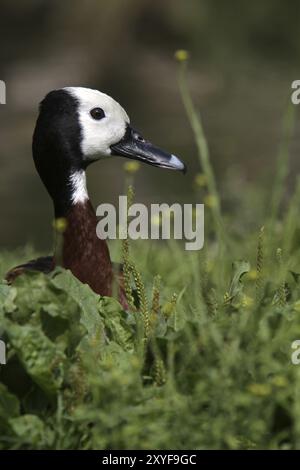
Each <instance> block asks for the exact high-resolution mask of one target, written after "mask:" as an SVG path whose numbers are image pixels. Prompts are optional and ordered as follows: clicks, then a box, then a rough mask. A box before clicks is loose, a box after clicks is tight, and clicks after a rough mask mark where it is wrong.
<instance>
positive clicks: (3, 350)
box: [0, 339, 6, 364]
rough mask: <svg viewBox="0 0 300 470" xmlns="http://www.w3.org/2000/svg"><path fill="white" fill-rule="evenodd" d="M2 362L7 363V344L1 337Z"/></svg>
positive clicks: (0, 358) (0, 353) (0, 362)
mask: <svg viewBox="0 0 300 470" xmlns="http://www.w3.org/2000/svg"><path fill="white" fill-rule="evenodd" d="M0 364H6V345H5V343H4V341H2V340H1V339H0Z"/></svg>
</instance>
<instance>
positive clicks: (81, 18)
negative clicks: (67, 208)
mask: <svg viewBox="0 0 300 470" xmlns="http://www.w3.org/2000/svg"><path fill="white" fill-rule="evenodd" d="M299 28H300V2H299V1H297V0H294V1H292V0H288V1H283V0H252V1H251V2H249V1H246V0H227V1H226V2H225V1H223V0H162V1H158V0H156V1H155V0H87V1H82V0H81V1H79V0H72V1H69V0H67V1H58V0H52V1H45V0H26V1H25V0H22V1H19V2H12V1H11V0H0V79H2V80H4V81H5V82H6V85H7V104H6V105H1V106H0V165H1V169H0V202H1V207H0V218H1V230H0V246H1V247H2V248H3V247H5V248H12V247H15V246H18V245H23V244H24V243H26V242H32V243H34V245H35V246H37V247H38V248H42V249H48V248H49V247H50V246H51V241H50V240H51V218H52V206H51V202H50V200H49V198H48V196H47V194H46V192H45V190H44V188H43V186H42V184H41V182H40V181H39V178H38V177H37V174H36V172H35V169H34V166H33V162H32V159H31V136H32V131H33V127H34V124H35V119H36V115H37V108H38V103H39V102H40V101H41V99H42V98H43V96H44V95H45V94H46V93H47V92H48V91H49V90H51V89H53V88H60V87H63V86H71V85H73V86H78V85H80V86H87V87H92V88H93V87H95V88H98V89H100V90H101V91H104V92H106V93H108V94H110V95H112V96H113V97H114V98H115V99H117V101H119V102H120V103H121V104H122V105H123V107H124V108H125V109H126V110H127V112H128V114H129V115H130V117H131V120H132V122H133V124H134V125H135V127H136V128H137V129H139V130H140V131H141V132H142V133H143V134H144V135H145V136H146V137H147V138H149V139H151V140H152V141H153V142H155V143H156V144H157V145H160V146H161V147H163V148H166V149H168V150H170V151H171V152H173V153H175V154H178V155H180V156H181V157H182V158H183V159H184V160H185V161H186V163H187V164H188V167H189V173H188V175H187V176H186V177H183V176H182V175H178V174H174V173H172V172H167V171H159V170H158V169H155V168H151V167H149V166H143V168H142V169H141V170H140V172H139V173H138V174H137V177H136V193H137V194H136V198H137V199H138V200H139V201H140V202H141V201H146V202H152V201H153V202H157V201H161V202H163V201H166V202H169V201H170V202H175V201H186V202H193V201H194V199H195V196H194V192H193V179H194V176H195V173H196V172H198V171H199V166H198V161H197V157H196V152H195V146H194V143H193V137H192V133H191V130H190V128H189V124H188V122H187V119H186V116H185V113H184V109H183V107H182V103H181V99H180V95H179V91H178V83H177V69H178V64H177V63H176V62H175V60H174V51H175V50H177V49H182V48H183V49H188V50H189V51H190V54H191V61H190V68H189V84H190V87H191V90H192V93H193V97H194V99H195V102H196V104H197V107H198V108H199V109H200V110H201V113H202V118H203V123H204V127H205V130H206V133H207V137H208V141H209V144H210V150H211V158H212V163H213V165H214V169H215V171H216V174H217V181H218V187H219V189H220V191H221V193H222V197H223V204H225V207H226V210H230V205H231V204H233V201H234V200H238V199H239V196H240V193H241V192H243V191H246V190H247V189H246V188H247V187H248V185H251V187H253V185H255V187H257V188H259V190H265V191H266V192H268V190H269V189H270V187H271V184H272V181H273V175H274V165H275V161H276V155H277V151H278V145H279V142H280V138H281V134H282V118H283V114H284V110H285V108H286V103H287V100H288V98H289V95H290V86H291V82H292V81H293V80H295V79H299V78H300V70H299V58H300V34H299ZM298 127H299V126H298V125H296V132H295V135H294V136H293V140H292V142H291V165H292V170H293V171H292V174H294V175H295V174H296V173H297V172H298V170H299V167H300V164H299V150H300V148H299V147H300V141H299V131H298ZM123 163H124V160H122V159H117V158H116V159H112V160H110V161H109V160H106V161H104V162H102V163H98V164H95V165H93V166H92V167H91V168H90V169H89V170H88V185H89V190H90V193H91V197H92V199H93V201H94V204H95V205H97V204H99V203H101V202H104V201H105V202H111V201H115V200H116V197H117V195H118V194H121V193H123V185H124V175H123ZM290 183H291V186H292V184H293V177H291V181H290ZM200 202H201V201H200ZM253 204H255V199H253Z"/></svg>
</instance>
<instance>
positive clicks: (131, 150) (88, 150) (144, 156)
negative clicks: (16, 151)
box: [33, 87, 185, 217]
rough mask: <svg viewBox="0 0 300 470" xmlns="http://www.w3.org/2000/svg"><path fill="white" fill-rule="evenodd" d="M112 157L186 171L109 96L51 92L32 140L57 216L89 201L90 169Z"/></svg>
mask: <svg viewBox="0 0 300 470" xmlns="http://www.w3.org/2000/svg"><path fill="white" fill-rule="evenodd" d="M112 156H121V157H127V158H131V159H134V160H138V161H141V162H144V163H148V164H149V165H153V166H157V167H160V168H167V169H170V170H176V171H181V172H185V165H184V163H182V162H181V160H179V158H178V157H176V156H175V155H173V154H170V153H168V152H166V151H164V150H161V149H159V148H158V147H155V146H154V145H153V144H151V143H150V142H148V141H147V140H145V139H144V138H143V137H142V136H141V135H140V134H139V132H137V131H136V130H135V129H133V128H132V127H131V125H130V120H129V117H128V115H127V113H126V111H125V110H124V109H123V108H122V107H121V106H120V104H119V103H117V102H116V101H115V100H114V99H113V98H111V97H110V96H108V95H106V94H104V93H101V92H100V91H98V90H91V89H89V88H81V87H66V88H62V89H60V90H54V91H51V92H50V93H48V95H47V96H46V97H45V98H44V100H43V101H42V103H41V105H40V113H39V117H38V120H37V124H36V127H35V131H34V135H33V158H34V162H35V165H36V168H37V171H38V173H39V175H40V177H41V179H42V181H43V183H44V185H45V186H46V188H47V190H48V192H49V194H50V196H51V197H52V199H53V202H54V207H55V215H56V217H61V216H64V215H65V214H66V212H67V211H68V209H69V208H70V207H71V206H72V205H74V204H76V203H78V202H83V201H84V200H86V199H87V198H88V196H87V191H86V185H85V169H86V168H87V166H88V165H89V164H90V163H92V162H95V161H97V160H101V159H103V158H105V157H106V158H107V157H112Z"/></svg>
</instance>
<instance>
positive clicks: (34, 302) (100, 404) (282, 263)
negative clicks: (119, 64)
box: [0, 51, 300, 449]
mask: <svg viewBox="0 0 300 470" xmlns="http://www.w3.org/2000/svg"><path fill="white" fill-rule="evenodd" d="M183 52H184V51H181V54H180V53H179V54H178V53H177V55H176V57H177V59H178V60H179V62H180V77H179V78H180V89H181V92H182V96H183V101H184V104H185V107H186V110H187V113H188V117H189V119H190V122H191V124H192V128H193V130H194V132H195V137H196V144H197V147H198V151H199V157H200V163H201V168H202V171H203V173H200V174H198V175H196V177H195V191H196V193H197V195H198V197H199V200H200V201H201V202H202V201H203V200H204V202H205V203H206V241H205V247H204V249H203V250H202V251H200V252H187V251H184V249H183V247H182V246H181V245H180V243H179V242H175V241H172V240H171V241H170V242H167V243H165V244H159V243H158V242H151V243H150V242H145V241H143V242H142V241H141V242H134V243H130V244H128V242H124V244H123V246H122V247H120V246H116V244H115V245H114V246H113V247H112V248H113V249H114V250H115V254H114V257H115V258H116V257H118V256H121V255H122V257H123V262H124V268H125V286H126V291H127V296H128V300H129V303H130V305H131V307H130V310H129V312H125V311H123V310H122V308H121V306H120V305H119V303H118V302H117V301H116V300H114V299H112V298H100V297H99V296H97V295H96V294H94V293H93V292H92V291H91V290H90V289H89V287H88V286H86V285H83V284H81V283H80V282H79V281H77V280H76V279H75V278H74V277H73V276H72V275H71V274H70V273H69V272H68V271H65V270H62V269H56V270H55V271H54V272H53V273H52V274H51V275H49V276H45V275H43V274H39V273H30V274H27V275H24V276H22V277H20V278H18V279H17V281H16V282H15V283H14V285H13V286H7V285H6V283H5V282H4V281H3V282H2V283H1V284H0V337H1V338H3V339H4V340H5V342H6V343H7V346H8V348H7V364H6V365H5V366H0V367H1V369H0V449H7V448H14V449H15V448H25V449H32V448H34V449H39V448H43V449H44V448H46V449H74V448H76V449H101V448H110V449H132V448H133V449H145V448H149V449H170V448H172V449H208V448H209V449H212V448H213V449H260V448H267V449H271V448H272V449H279V448H280V449H282V448H284V449H299V448H300V401H299V400H298V389H299V387H300V368H299V367H297V366H295V365H293V364H292V362H291V354H292V352H293V350H292V349H291V344H292V342H293V341H294V340H295V339H298V338H300V274H299V270H300V251H299V247H300V232H299V228H300V227H299V207H300V194H299V193H300V191H299V189H300V184H299V183H298V184H297V185H296V189H295V193H294V196H293V197H292V198H291V199H290V201H289V204H288V210H286V211H285V212H283V211H282V195H283V193H284V185H285V178H286V174H287V169H288V155H289V152H288V141H289V139H290V138H291V129H292V124H293V122H294V121H293V120H294V117H293V116H291V113H290V111H289V110H288V111H287V116H288V118H287V119H285V122H286V123H287V124H286V126H287V127H286V126H285V129H284V137H283V144H282V146H281V149H280V153H279V158H278V172H277V173H278V175H277V178H275V180H274V181H275V183H274V189H273V193H272V194H271V195H270V194H268V195H267V197H266V198H264V197H263V192H262V191H259V189H258V188H253V189H252V190H251V191H252V192H249V191H246V190H245V192H243V191H241V193H240V194H239V198H240V199H241V201H242V203H241V204H243V207H244V209H245V210H244V211H243V212H242V214H241V213H240V214H239V220H238V228H237V224H236V223H235V217H236V216H237V215H236V214H227V213H226V212H224V211H223V213H222V212H221V204H220V196H219V194H218V191H217V186H216V184H215V180H214V175H213V171H212V169H211V165H210V161H209V152H208V145H207V142H206V139H205V136H204V132H203V128H202V125H201V122H200V120H199V116H198V114H197V112H196V110H195V108H194V105H193V102H192V100H191V98H190V95H189V92H188V89H187V86H186V77H185V70H186V59H187V56H186V55H185V54H183ZM287 135H288V139H287ZM130 168H131V167H130ZM130 168H128V172H129V173H130V171H131V170H132V168H131V169H130ZM134 170H136V168H134ZM127 176H128V175H127ZM130 178H131V180H132V179H133V173H132V174H131V177H130ZM131 182H132V181H131ZM233 184H234V183H233ZM255 194H256V195H257V194H258V195H259V204H258V205H255V204H254V201H256V200H257V199H254V196H255ZM130 196H131V197H132V192H130ZM251 196H253V198H251ZM268 201H270V203H271V208H270V207H269V206H268ZM249 208H250V209H251V210H250V209H249ZM129 245H130V246H129ZM28 251H30V249H24V250H22V252H15V253H13V254H12V253H3V254H2V255H1V273H0V274H1V275H3V274H4V273H5V271H6V269H7V268H8V267H11V266H12V265H13V264H14V263H15V262H20V261H23V259H25V258H27V257H28V256H29V253H28ZM32 255H33V253H30V256H32ZM132 287H135V288H136V292H137V297H138V301H139V302H138V303H139V307H138V308H136V307H135V304H136V302H134V300H133V299H132V298H131V288H132Z"/></svg>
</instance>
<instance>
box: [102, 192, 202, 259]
mask: <svg viewBox="0 0 300 470" xmlns="http://www.w3.org/2000/svg"><path fill="white" fill-rule="evenodd" d="M117 212H118V214H117ZM96 214H97V216H98V217H100V218H101V219H100V221H99V222H98V224H97V228H96V232H97V236H98V238H100V239H104V240H106V239H110V240H116V239H117V238H118V239H120V240H124V239H126V238H131V239H132V240H137V239H141V240H148V239H149V238H150V239H151V240H159V239H162V240H170V239H171V238H174V239H175V240H185V249H186V250H188V251H192V250H201V248H203V245H204V204H195V205H193V204H183V205H181V204H179V203H174V204H172V205H171V206H170V205H168V204H166V203H162V204H151V205H150V211H149V209H148V207H147V206H146V205H145V204H141V203H139V204H138V203H135V204H132V205H131V206H130V207H129V209H128V216H127V196H119V207H118V210H117V209H116V208H115V206H114V205H112V204H107V203H105V204H100V205H99V206H98V207H97V210H96Z"/></svg>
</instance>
